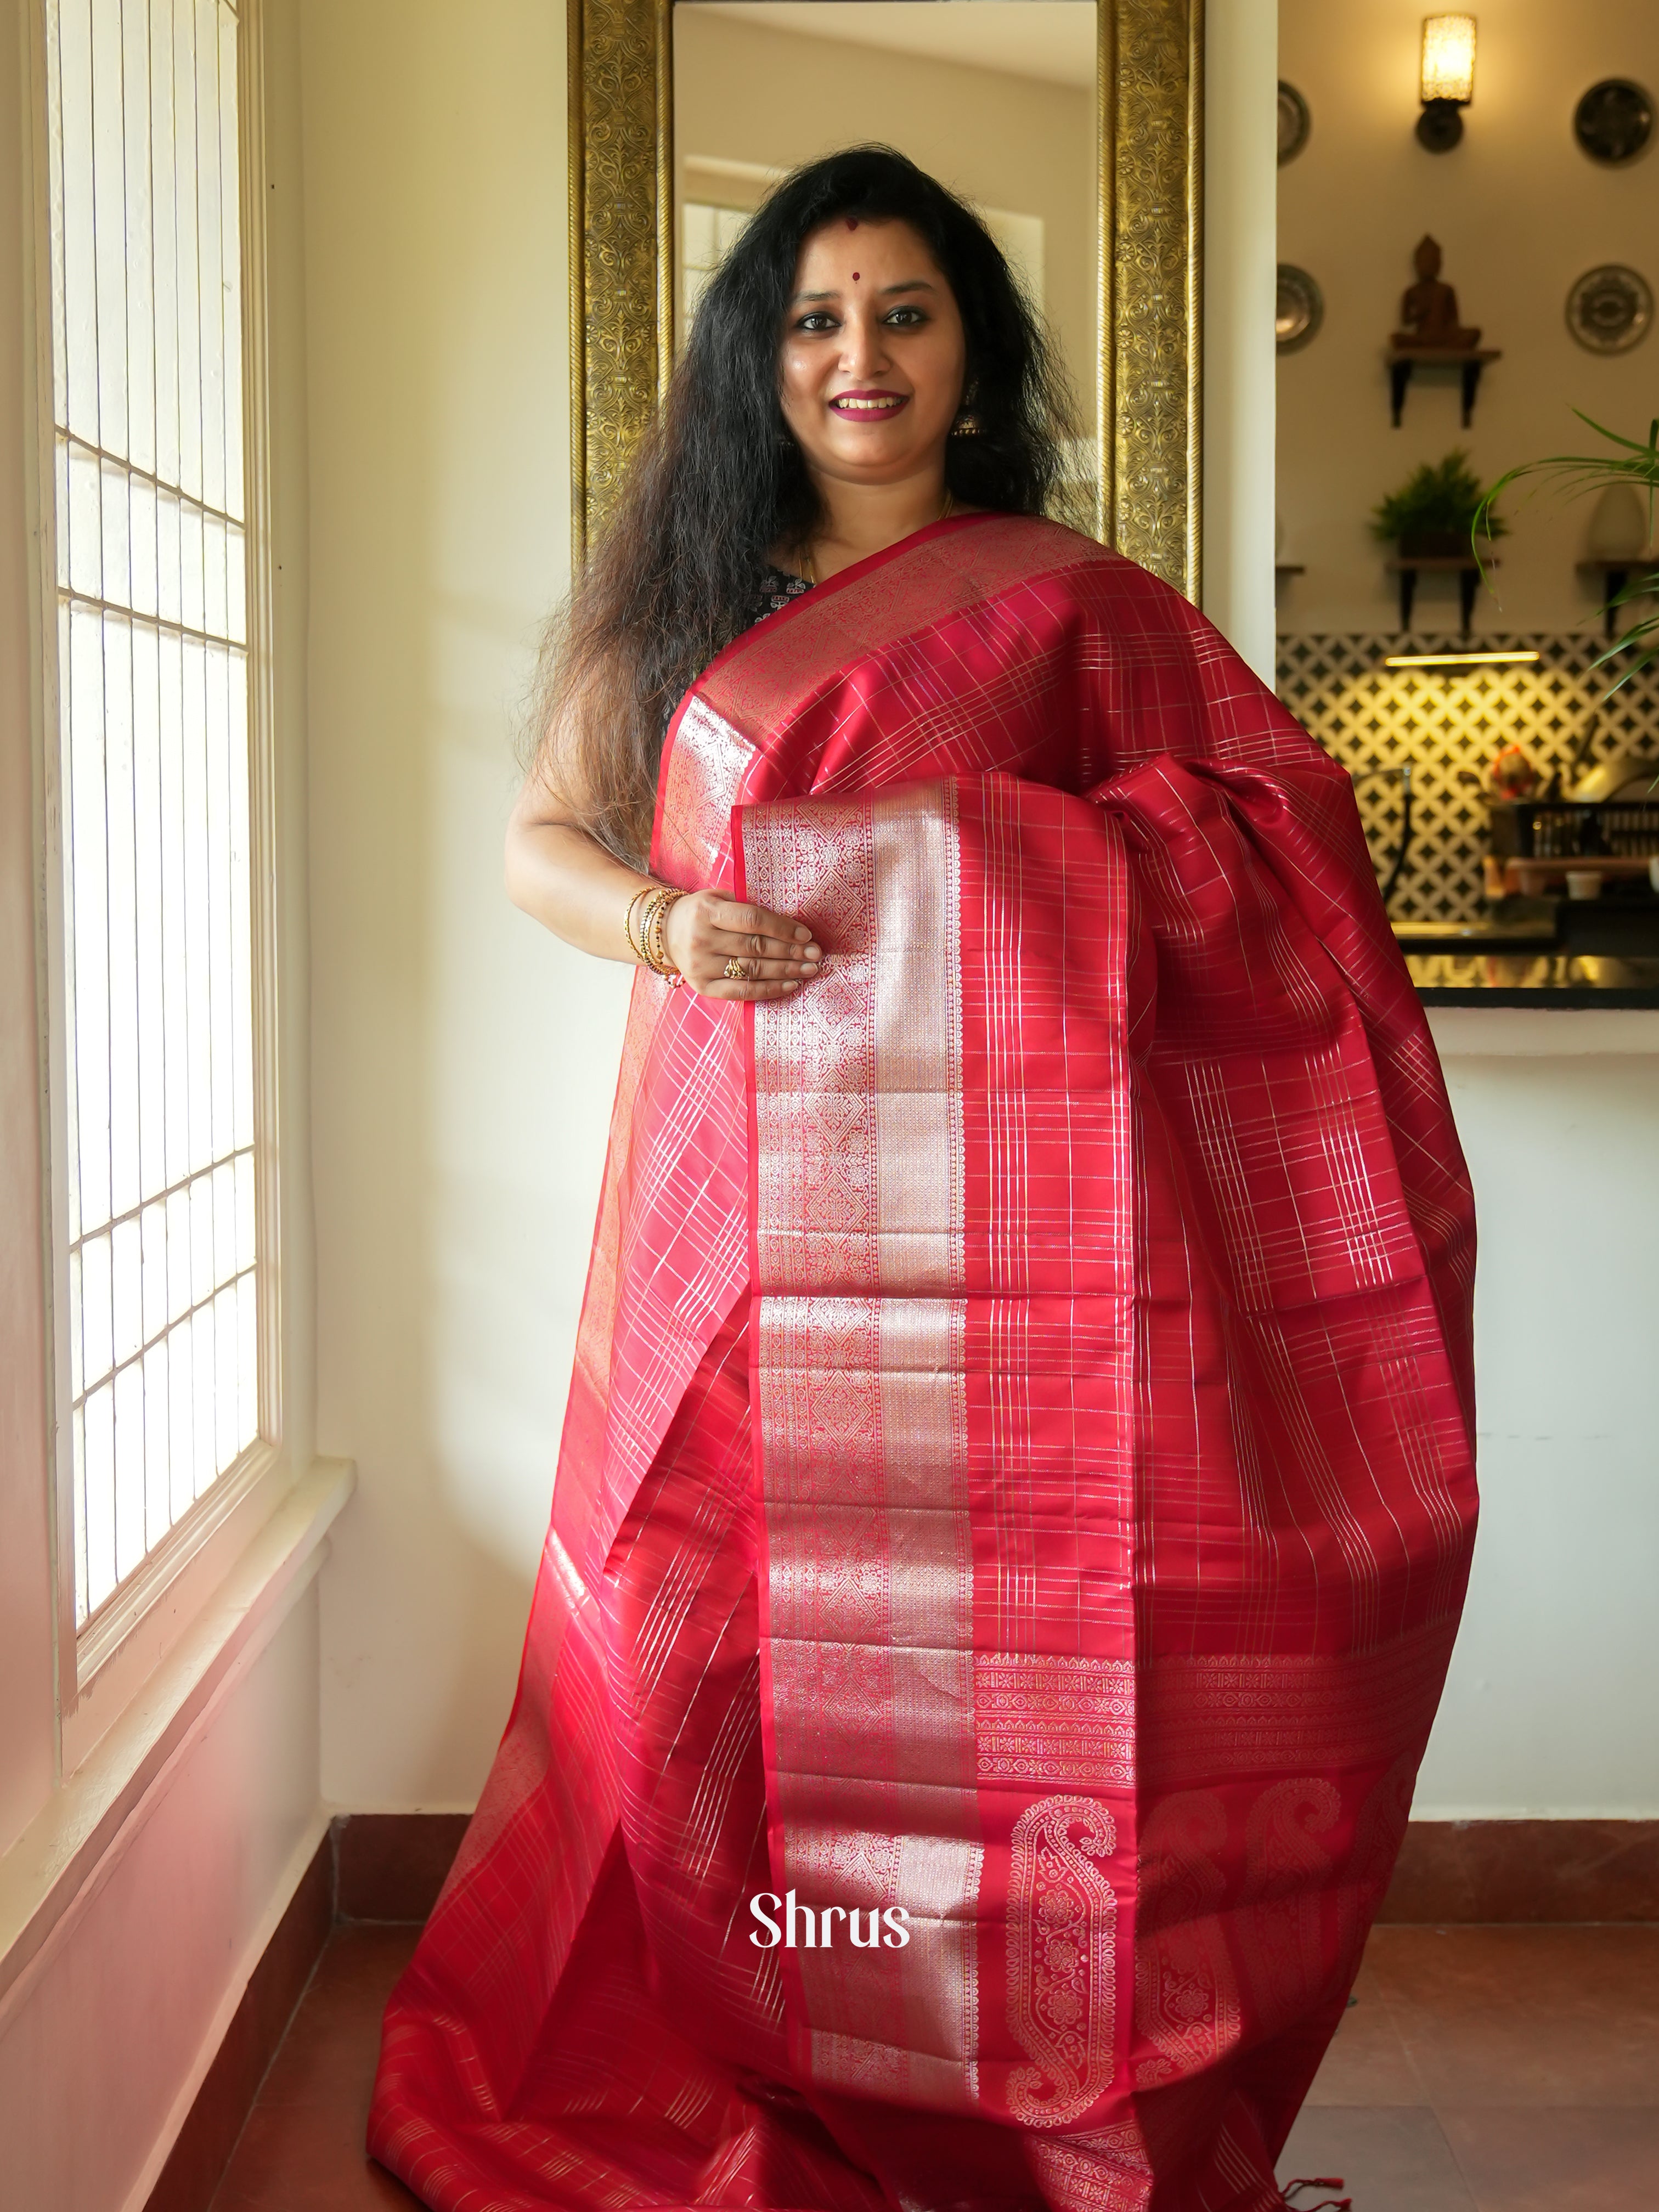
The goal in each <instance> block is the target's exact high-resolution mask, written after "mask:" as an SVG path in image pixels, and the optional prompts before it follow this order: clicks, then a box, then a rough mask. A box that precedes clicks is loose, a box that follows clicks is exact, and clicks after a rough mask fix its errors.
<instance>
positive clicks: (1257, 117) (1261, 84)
mask: <svg viewBox="0 0 1659 2212" xmlns="http://www.w3.org/2000/svg"><path fill="white" fill-rule="evenodd" d="M1278 20H1279V0H1231V4H1230V5H1228V6H1226V7H1225V8H1212V9H1210V10H1209V11H1208V15H1207V17H1206V46H1205V57H1204V68H1205V86H1204V91H1205V125H1206V129H1205V145H1204V480H1203V481H1204V538H1203V546H1204V588H1203V592H1202V594H1201V598H1202V603H1203V607H1204V611H1205V613H1206V615H1208V617H1210V620H1211V621H1212V623H1215V625H1216V627H1217V628H1218V629H1219V630H1220V631H1221V632H1222V634H1223V635H1224V636H1225V637H1227V638H1228V639H1230V640H1231V642H1232V644H1233V645H1234V646H1235V647H1237V650H1238V652H1239V653H1242V654H1243V657H1244V659H1246V660H1247V661H1249V665H1250V666H1251V667H1252V668H1254V669H1255V671H1256V673H1257V675H1258V676H1260V677H1261V678H1262V679H1263V680H1264V681H1265V682H1267V683H1268V684H1271V683H1272V682H1273V639H1274V630H1273V486H1274V429H1275V424H1274V419H1273V372H1274V367H1275V354H1274V346H1273V303H1274V295H1275V289H1276V284H1275V262H1276V258H1277V251H1276V227H1277V218H1278V209H1277V191H1276V185H1277V169H1276V166H1275V165H1276V161H1277V158H1278V148H1277V142H1276V138H1275V135H1274V128H1273V124H1274V100H1275V92H1274V83H1275V64H1274V56H1275V51H1276V45H1277V38H1278Z"/></svg>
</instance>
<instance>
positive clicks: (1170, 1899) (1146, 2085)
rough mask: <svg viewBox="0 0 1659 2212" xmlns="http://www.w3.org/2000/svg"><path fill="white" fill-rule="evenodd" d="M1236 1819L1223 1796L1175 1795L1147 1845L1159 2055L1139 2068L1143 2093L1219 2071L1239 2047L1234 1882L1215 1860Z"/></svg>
mask: <svg viewBox="0 0 1659 2212" xmlns="http://www.w3.org/2000/svg"><path fill="white" fill-rule="evenodd" d="M1226 1840H1227V1816H1226V1813H1225V1809H1224V1808H1223V1805H1222V1802H1221V1799H1220V1796H1218V1794H1217V1793H1216V1792H1215V1791H1214V1790H1182V1792H1180V1794H1179V1795H1177V1796H1174V1797H1166V1798H1165V1799H1164V1802H1163V1803H1162V1804H1161V1805H1159V1806H1158V1808H1157V1810H1156V1811H1155V1812H1154V1813H1153V1814H1152V1818H1151V1820H1149V1821H1148V1822H1147V1824H1146V1832H1145V1833H1144V1834H1143V1835H1142V1837H1141V1839H1140V1897H1141V1906H1140V1911H1139V1915H1138V1917H1137V1923H1136V1935H1137V1938H1138V1941H1137V1945H1136V1956H1135V2026H1136V2027H1137V2028H1138V2029H1139V2033H1140V2034H1141V2035H1142V2036H1143V2037H1145V2039H1146V2041H1147V2042H1148V2043H1150V2044H1151V2045H1152V2047H1153V2049H1154V2051H1156V2052H1157V2054H1158V2055H1157V2056H1156V2057H1151V2058H1143V2059H1142V2060H1141V2061H1140V2062H1139V2064H1138V2065H1137V2066H1136V2068H1135V2087H1137V2088H1138V2089H1151V2088H1156V2087H1158V2086H1159V2085H1160V2084H1161V2083H1164V2082H1166V2081H1177V2080H1179V2079H1181V2078H1182V2077H1183V2076H1185V2075H1193V2074H1200V2073H1202V2072H1203V2071H1204V2070H1205V2069H1206V2068H1209V2067H1213V2066H1214V2065H1216V2064H1217V2063H1218V2062H1219V2061H1220V2060H1221V2059H1222V2058H1223V2057H1225V2055H1226V2053H1227V2052H1228V2051H1231V2050H1232V2049H1233V2047H1234V2046H1235V2045H1236V2044H1237V2042H1238V2039H1239V2036H1240V2034H1241V2033H1242V2028H1243V2020H1242V2015H1241V2012H1240V2008H1239V2002H1238V1984H1237V1978H1236V1977H1235V1975H1234V1972H1233V1966H1232V1960H1231V1957H1230V1956H1229V1954H1228V1951H1227V1941H1226V1937H1225V1935H1224V1934H1223V1933H1222V1928H1221V1922H1220V1918H1219V1917H1218V1916H1219V1913H1220V1908H1221V1905H1222V1903H1223V1900H1224V1899H1225V1894H1226V1887H1227V1885H1226V1881H1225V1878H1224V1876H1223V1875H1222V1873H1221V1869H1220V1868H1219V1867H1218V1865H1217V1863H1216V1860H1215V1857H1214V1855H1215V1854H1217V1853H1218V1852H1219V1851H1221V1850H1223V1849H1224V1848H1225V1844H1226Z"/></svg>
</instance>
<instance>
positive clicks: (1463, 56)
mask: <svg viewBox="0 0 1659 2212" xmlns="http://www.w3.org/2000/svg"><path fill="white" fill-rule="evenodd" d="M1419 93H1420V96H1421V99H1422V101H1423V112H1422V113H1421V114H1420V115H1419V117H1418V118H1417V138H1418V143H1419V145H1422V146H1426V147H1427V148H1428V149H1429V151H1430V153H1431V154H1449V153H1450V151H1451V149H1452V148H1453V147H1454V146H1455V145H1456V143H1457V142H1458V140H1459V139H1460V138H1461V137H1462V136H1463V114H1462V111H1463V110H1464V108H1466V107H1467V106H1468V104H1469V102H1470V101H1471V100H1473V99H1474V16H1473V15H1425V17H1424V18H1423V62H1422V69H1421V73H1420V82H1419Z"/></svg>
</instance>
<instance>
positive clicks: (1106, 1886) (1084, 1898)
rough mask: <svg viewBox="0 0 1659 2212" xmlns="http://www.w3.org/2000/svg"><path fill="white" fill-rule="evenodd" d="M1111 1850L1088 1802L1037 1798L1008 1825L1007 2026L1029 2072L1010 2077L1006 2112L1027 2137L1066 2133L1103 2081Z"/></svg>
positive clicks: (1108, 2060)
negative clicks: (1035, 2131)
mask: <svg viewBox="0 0 1659 2212" xmlns="http://www.w3.org/2000/svg"><path fill="white" fill-rule="evenodd" d="M1073 1829H1078V1830H1080V1831H1081V1833H1080V1834H1079V1835H1077V1836H1075V1837H1074V1836H1073ZM1116 1844H1117V1830H1116V1827H1115V1824H1114V1822H1113V1820H1112V1816H1111V1814H1109V1812H1108V1811H1107V1809H1106V1808H1105V1807H1104V1806H1103V1805H1101V1804H1097V1802H1096V1801H1095V1800H1094V1799H1093V1798H1092V1797H1044V1798H1041V1799H1039V1801H1038V1802H1036V1804H1035V1805H1028V1806H1027V1807H1026V1808H1025V1810H1024V1812H1023V1813H1022V1814H1020V1816H1019V1818H1018V1820H1016V1821H1015V1823H1014V1832H1013V1837H1012V1864H1011V1867H1010V1869H1009V1877H1008V2026H1009V2027H1010V2029H1011V2030H1012V2033H1013V2036H1014V2039H1015V2041H1016V2042H1017V2043H1018V2045H1019V2047H1020V2049H1021V2050H1022V2051H1024V2052H1025V2054H1026V2056H1027V2057H1029V2058H1030V2059H1031V2060H1032V2061H1033V2062H1034V2063H1032V2064H1031V2065H1030V2066H1021V2067H1017V2068H1016V2069H1014V2071H1013V2073H1012V2075H1010V2076H1009V2081H1008V2103H1009V2108H1010V2111H1011V2112H1012V2116H1013V2118H1015V2119H1016V2120H1018V2121H1020V2122H1021V2123H1022V2124H1024V2125H1025V2126H1026V2127H1032V2128H1058V2127H1064V2126H1066V2124H1068V2123H1069V2122H1070V2121H1073V2120H1075V2119H1076V2118H1079V2115H1080V2114H1082V2113H1084V2112H1087V2111H1088V2109H1089V2107H1090V2106H1091V2105H1092V2104H1093V2103H1094V2101H1095V2100H1096V2099H1097V2097H1099V2096H1100V2095H1101V2093H1103V2091H1104V2090H1105V2089H1106V2088H1107V2087H1109V2083H1110V2081H1111V2078H1112V2046H1113V2029H1114V2027H1115V2020H1116V1986H1115V1984H1116V1959H1115V1942H1116V1934H1117V1899H1116V1898H1115V1895H1114V1894H1113V1892H1112V1887H1111V1884H1110V1883H1109V1881H1108V1880H1107V1878H1106V1875H1105V1871H1104V1869H1103V1866H1102V1864H1101V1862H1102V1861H1103V1860H1104V1859H1107V1858H1109V1857H1110V1856H1111V1854H1112V1852H1113V1851H1114V1850H1115V1848H1116Z"/></svg>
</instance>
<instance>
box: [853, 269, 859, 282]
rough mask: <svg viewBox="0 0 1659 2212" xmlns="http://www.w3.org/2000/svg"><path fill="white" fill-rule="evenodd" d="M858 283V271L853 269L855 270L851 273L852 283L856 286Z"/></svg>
mask: <svg viewBox="0 0 1659 2212" xmlns="http://www.w3.org/2000/svg"><path fill="white" fill-rule="evenodd" d="M858 281H859V272H858V270H856V269H855V270H854V271H853V282H854V283H855V284H856V283H858Z"/></svg>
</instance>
